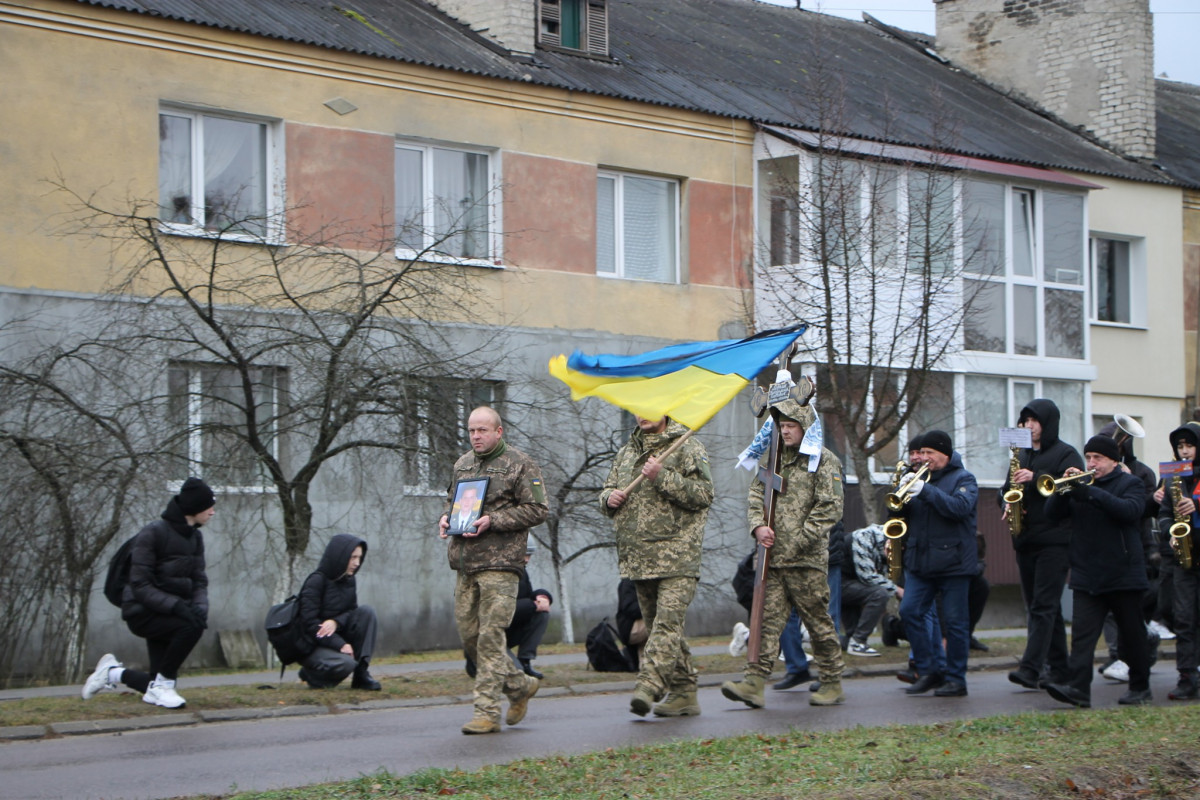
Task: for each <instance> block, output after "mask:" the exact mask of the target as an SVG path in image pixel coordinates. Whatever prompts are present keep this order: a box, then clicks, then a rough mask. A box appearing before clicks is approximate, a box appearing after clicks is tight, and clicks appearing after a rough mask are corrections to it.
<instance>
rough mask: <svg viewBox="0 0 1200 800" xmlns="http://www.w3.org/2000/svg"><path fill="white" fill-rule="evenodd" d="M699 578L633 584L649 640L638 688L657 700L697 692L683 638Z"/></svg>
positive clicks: (694, 675) (639, 675) (689, 656)
mask: <svg viewBox="0 0 1200 800" xmlns="http://www.w3.org/2000/svg"><path fill="white" fill-rule="evenodd" d="M697 583H698V580H697V579H696V578H652V579H650V580H643V581H634V582H633V585H634V588H636V589H637V598H638V605H640V606H641V607H642V620H643V621H644V622H645V623H646V629H647V630H648V631H649V637H648V638H647V639H646V646H645V648H644V649H643V650H642V659H641V663H640V666H641V669H640V670H639V671H638V679H637V682H638V686H639V687H642V688H646V689H649V690H650V691H651V693H652V694H653V695H654V696H655V697H662V696H663V695H665V694H666V693H667V692H668V691H670V692H694V691H696V675H697V673H696V669H695V668H694V667H693V666H692V651H691V650H690V649H689V648H688V643H687V639H685V638H684V636H683V623H684V617H686V615H687V609H688V606H689V605H691V602H692V598H693V597H695V596H696V584H697Z"/></svg>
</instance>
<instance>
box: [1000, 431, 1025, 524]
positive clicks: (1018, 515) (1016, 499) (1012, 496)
mask: <svg viewBox="0 0 1200 800" xmlns="http://www.w3.org/2000/svg"><path fill="white" fill-rule="evenodd" d="M1009 449H1010V450H1012V458H1011V459H1010V460H1009V462H1008V487H1009V488H1008V490H1007V491H1006V492H1005V493H1004V503H1005V505H1007V506H1008V532H1009V533H1011V534H1012V535H1013V537H1017V536H1020V535H1021V523H1022V521H1023V520H1024V517H1025V503H1024V501H1025V490H1024V489H1022V488H1021V485H1020V484H1018V483H1017V480H1016V478H1017V470H1019V469H1020V468H1021V461H1020V459H1019V458H1017V451H1018V450H1020V449H1021V448H1019V447H1012V448H1009Z"/></svg>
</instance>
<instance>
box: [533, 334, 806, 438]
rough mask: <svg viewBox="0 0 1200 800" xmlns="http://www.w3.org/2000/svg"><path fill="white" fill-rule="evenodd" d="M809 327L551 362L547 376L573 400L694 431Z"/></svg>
mask: <svg viewBox="0 0 1200 800" xmlns="http://www.w3.org/2000/svg"><path fill="white" fill-rule="evenodd" d="M806 327H807V326H805V325H793V326H792V327H790V328H782V329H779V330H770V331H764V332H762V333H759V334H756V335H754V336H750V337H748V338H746V339H724V340H721V341H715V342H688V343H686V344H676V345H670V346H669V347H663V348H660V349H658V350H652V351H650V352H648V353H643V354H641V355H634V356H621V355H597V356H589V355H585V354H584V353H581V352H579V351H578V350H576V351H575V352H574V353H572V354H571V357H570V358H567V357H566V356H561V355H560V356H556V357H555V358H552V359H551V360H550V374H551V375H553V376H554V377H556V378H558V379H559V380H560V381H562V382H563V383H565V384H566V385H567V386H569V387H570V388H571V397H572V399H574V400H579V399H581V398H583V397H599V398H601V399H603V400H606V401H608V402H610V403H612V404H613V405H615V406H618V407H620V408H623V409H625V410H626V411H628V412H630V413H632V414H636V415H638V416H639V417H645V418H647V419H658V418H660V417H664V416H666V417H670V418H671V419H673V420H675V421H676V422H679V423H681V424H683V425H685V426H687V427H688V428H691V429H692V430H695V429H696V428H699V427H700V426H702V425H704V423H706V422H708V421H709V420H710V419H712V418H713V416H714V415H715V414H716V413H717V412H718V411H720V410H721V408H722V407H724V406H725V404H726V403H728V402H729V401H730V400H732V399H733V398H734V397H735V396H736V395H737V393H738V392H740V391H741V390H742V389H743V388H744V387H745V386H746V385H747V384H748V383H749V382H750V381H752V380H754V378H755V377H756V376H757V375H758V373H760V372H762V370H763V369H765V368H766V367H767V366H768V365H769V364H770V363H771V362H772V361H774V360H775V359H776V358H778V357H779V354H780V353H782V352H783V351H784V350H786V349H787V348H788V347H790V346H791V344H792V343H793V342H795V341H796V339H797V338H799V337H800V335H801V334H802V333H804V330H805V328H806Z"/></svg>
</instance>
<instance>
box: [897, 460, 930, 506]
mask: <svg viewBox="0 0 1200 800" xmlns="http://www.w3.org/2000/svg"><path fill="white" fill-rule="evenodd" d="M927 477H929V467H928V466H927V465H925V464H922V465H921V468H920V469H918V470H917V471H916V472H910V473H909V474H908V477H907V478H905V479H904V480H903V481H901V483H900V484H899V485H898V486H897V487H896V491H894V492H892V493H891V494H889V495H888V496H887V507H888V511H891V512H896V511H899V510H900V509H902V508H904V504H905V503H907V502H908V501H909V500H911V499H912V495H911V494H909V493H908V490H909V489H911V488H912V486H913V484H914V483H916V482H917V481H923V480H925V478H927Z"/></svg>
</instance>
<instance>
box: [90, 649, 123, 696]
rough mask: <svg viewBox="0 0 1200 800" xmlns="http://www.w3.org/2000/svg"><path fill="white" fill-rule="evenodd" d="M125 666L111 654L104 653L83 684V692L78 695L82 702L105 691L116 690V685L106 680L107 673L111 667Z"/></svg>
mask: <svg viewBox="0 0 1200 800" xmlns="http://www.w3.org/2000/svg"><path fill="white" fill-rule="evenodd" d="M123 666H125V665H124V664H122V663H121V662H120V661H117V657H116V656H114V655H113V654H112V653H105V654H104V655H102V656H100V663H98V664H96V668H95V669H94V670H92V674H91V675H89V676H88V679H87V680H86V681H85V682H84V684H83V691H81V692H80V693H79V694H80V695H81V696H82V697H83V699H84V700H90V699H92V697H94V696H95V695H96V694H97V693H98V692H103V691H105V690H111V689H116V688H117V685H116V684H115V683H113V682H112V681H110V680H109V679H108V671H109V670H110V669H112V668H113V667H123Z"/></svg>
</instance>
